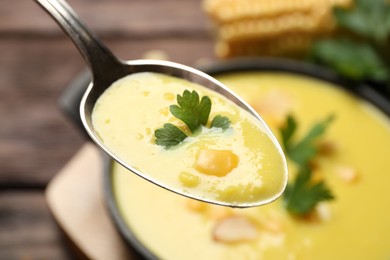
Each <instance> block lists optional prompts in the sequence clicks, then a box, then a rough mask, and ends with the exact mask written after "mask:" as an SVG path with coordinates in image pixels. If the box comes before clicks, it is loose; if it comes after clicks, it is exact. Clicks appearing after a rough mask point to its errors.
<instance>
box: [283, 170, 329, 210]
mask: <svg viewBox="0 0 390 260" xmlns="http://www.w3.org/2000/svg"><path fill="white" fill-rule="evenodd" d="M311 177H312V172H311V170H310V169H309V168H308V167H303V168H301V170H300V171H299V172H298V173H297V176H296V178H295V180H294V181H293V182H292V183H289V184H288V185H287V188H286V191H285V192H284V194H283V201H284V205H285V207H286V209H287V210H288V211H289V212H290V213H292V214H294V215H304V214H307V213H309V212H310V211H312V210H313V209H314V208H315V207H316V205H317V204H318V203H319V202H321V201H327V200H332V199H334V196H333V194H332V192H331V191H330V189H329V188H328V187H327V186H326V184H325V182H324V181H318V182H315V183H313V182H312V179H311Z"/></svg>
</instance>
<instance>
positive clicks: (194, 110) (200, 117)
mask: <svg viewBox="0 0 390 260" xmlns="http://www.w3.org/2000/svg"><path fill="white" fill-rule="evenodd" d="M177 103H178V104H179V105H171V106H170V111H171V113H172V115H174V116H175V117H177V118H178V119H180V120H182V121H183V122H184V123H185V124H186V125H187V126H188V128H189V129H190V130H191V132H194V131H195V130H196V129H197V128H198V127H199V126H201V125H206V124H207V121H208V119H209V115H210V111H211V100H210V98H209V97H208V96H204V97H202V99H201V100H200V102H199V95H198V93H197V92H196V91H195V90H194V91H192V92H190V91H188V90H185V91H184V92H183V95H182V96H180V95H177Z"/></svg>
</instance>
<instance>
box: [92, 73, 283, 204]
mask: <svg viewBox="0 0 390 260" xmlns="http://www.w3.org/2000/svg"><path fill="white" fill-rule="evenodd" d="M184 90H189V91H192V90H196V91H197V92H198V93H199V96H200V97H202V96H208V97H209V98H210V99H211V102H212V108H211V114H210V119H211V118H213V117H214V116H215V115H222V116H226V117H228V118H229V119H230V121H231V125H230V127H229V128H228V129H226V130H222V129H221V128H216V127H212V128H210V127H208V126H205V127H201V129H199V131H196V132H195V133H193V134H191V133H190V132H189V130H188V129H186V128H185V126H184V124H183V122H181V121H180V120H179V119H177V118H175V117H174V116H173V115H172V114H171V113H170V111H169V106H170V105H172V104H176V96H177V95H178V94H180V95H181V94H182V93H183V91H184ZM92 120H93V126H94V129H95V130H96V131H97V133H98V135H99V137H100V138H101V140H102V142H103V143H104V144H105V145H106V146H107V147H109V148H110V149H111V150H112V151H113V152H114V153H115V154H116V155H117V156H119V157H120V158H121V159H122V160H123V161H125V162H126V163H128V164H129V165H131V166H133V167H135V168H136V169H138V170H140V171H141V172H142V173H144V174H146V175H147V176H149V177H151V178H152V179H154V180H156V181H157V182H158V183H160V184H163V185H166V186H169V187H171V188H173V189H174V190H176V191H179V192H184V193H186V194H189V195H192V196H195V197H196V198H201V199H202V198H204V199H206V200H213V201H217V202H222V203H225V202H226V203H228V204H234V205H242V204H248V203H249V204H250V203H252V202H253V203H257V202H259V201H267V202H269V201H271V200H272V199H273V198H274V197H275V195H277V194H280V193H281V192H282V191H283V189H284V187H285V184H286V181H287V177H286V176H287V174H286V172H287V166H286V162H285V158H284V155H283V152H282V150H281V148H280V146H279V145H278V144H277V141H276V138H275V137H274V136H273V135H272V134H271V132H270V130H269V129H268V128H267V126H265V125H264V124H261V123H260V121H259V120H258V119H256V118H255V117H254V116H253V115H251V114H249V113H248V112H247V111H245V110H243V109H241V108H239V107H238V106H237V105H235V104H234V103H233V102H231V101H229V100H228V99H226V98H225V97H223V96H222V95H220V94H218V93H216V92H214V91H211V90H208V89H206V88H204V87H202V86H200V85H197V84H194V83H191V82H188V81H185V80H182V79H178V78H175V77H171V76H166V75H162V74H156V73H136V74H132V75H130V76H127V77H125V78H123V79H120V80H119V81H117V82H115V83H114V84H113V85H112V86H110V88H108V89H107V90H106V91H105V92H104V93H103V94H102V96H101V97H100V98H99V99H98V101H97V103H96V105H95V107H94V110H93V114H92ZM168 122H169V123H172V124H174V125H177V126H179V127H181V128H182V129H183V131H184V132H187V133H190V134H189V136H190V137H188V138H186V139H185V140H184V141H183V142H182V143H181V144H179V145H176V146H174V147H171V148H169V149H165V148H164V147H162V146H159V145H157V144H156V143H155V136H154V131H155V130H156V129H158V128H161V127H162V126H163V125H164V124H165V123H168ZM275 142H276V143H275Z"/></svg>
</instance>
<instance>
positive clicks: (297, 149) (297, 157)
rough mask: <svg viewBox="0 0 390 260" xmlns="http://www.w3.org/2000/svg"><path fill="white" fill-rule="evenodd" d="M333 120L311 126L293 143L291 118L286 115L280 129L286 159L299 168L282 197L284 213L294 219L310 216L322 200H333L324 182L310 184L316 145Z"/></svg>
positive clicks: (293, 135) (328, 119)
mask: <svg viewBox="0 0 390 260" xmlns="http://www.w3.org/2000/svg"><path fill="white" fill-rule="evenodd" d="M333 119H334V116H332V115H331V116H329V117H327V118H326V119H325V120H323V121H321V122H318V123H316V124H314V125H313V126H312V127H311V128H310V129H309V131H308V132H307V134H306V135H305V136H304V137H303V138H302V139H301V140H299V141H295V142H294V137H295V134H296V131H297V129H298V123H297V121H296V119H295V118H294V117H293V116H292V115H288V116H287V119H286V123H285V124H284V126H283V127H281V128H280V133H281V136H282V145H283V148H284V151H285V152H286V155H287V156H288V157H289V158H290V159H291V160H292V161H294V162H295V163H297V165H298V166H299V171H298V173H297V175H296V177H295V179H294V180H293V181H290V182H289V183H288V185H287V188H286V191H285V192H284V194H283V200H284V205H285V207H286V209H287V210H288V211H289V212H290V213H292V214H294V215H304V214H307V213H309V212H310V211H311V210H313V209H314V208H315V206H316V205H317V204H318V203H319V202H321V201H325V200H331V199H333V198H334V197H333V195H332V193H331V191H330V189H329V188H328V187H327V185H326V183H325V182H324V181H318V182H313V179H312V171H311V169H310V167H309V165H310V162H311V161H312V160H313V159H314V158H315V157H316V156H317V154H318V148H317V146H316V142H317V141H318V139H319V138H320V137H321V136H322V135H323V134H324V133H325V131H326V129H327V128H328V126H329V124H330V123H331V122H332V121H333Z"/></svg>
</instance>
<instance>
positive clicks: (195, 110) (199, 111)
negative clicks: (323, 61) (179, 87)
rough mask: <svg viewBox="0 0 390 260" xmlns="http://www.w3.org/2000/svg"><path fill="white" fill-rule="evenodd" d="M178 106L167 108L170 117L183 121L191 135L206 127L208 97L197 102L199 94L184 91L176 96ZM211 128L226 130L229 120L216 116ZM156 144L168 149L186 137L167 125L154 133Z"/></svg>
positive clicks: (170, 125) (174, 127)
mask: <svg viewBox="0 0 390 260" xmlns="http://www.w3.org/2000/svg"><path fill="white" fill-rule="evenodd" d="M177 103H178V105H171V106H170V107H169V110H170V112H171V113H172V115H174V116H175V117H177V118H178V119H180V120H181V121H183V122H184V123H185V124H186V125H187V127H188V129H190V131H191V132H192V133H193V132H194V131H195V130H196V129H198V128H199V127H200V126H201V125H203V126H206V125H207V122H208V120H209V116H210V112H211V99H210V98H209V97H208V96H203V97H202V99H200V100H199V94H198V93H197V92H196V91H195V90H193V91H192V92H190V91H188V90H184V92H183V95H177ZM210 126H211V127H218V128H222V129H223V130H226V129H227V128H229V126H230V120H229V118H227V117H225V116H221V115H217V116H215V117H214V119H213V120H212V122H211V124H210ZM154 136H155V137H156V144H158V145H161V146H164V148H166V149H167V148H170V147H172V146H175V145H177V144H179V143H181V142H182V141H184V139H186V138H187V135H186V134H185V133H184V132H183V131H182V130H180V129H179V128H178V127H177V126H175V125H173V124H170V123H167V124H164V126H163V128H159V129H157V130H155V131H154Z"/></svg>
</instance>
